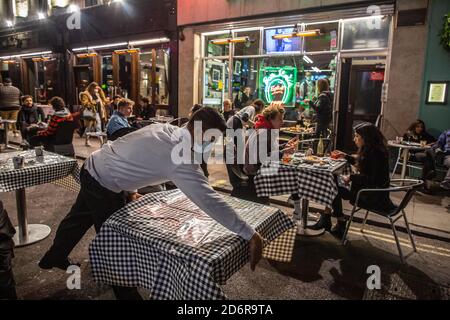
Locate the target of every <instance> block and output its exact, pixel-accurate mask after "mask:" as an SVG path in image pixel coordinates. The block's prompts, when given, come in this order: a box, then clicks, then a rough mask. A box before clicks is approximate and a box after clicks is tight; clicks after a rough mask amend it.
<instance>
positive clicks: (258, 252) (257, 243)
mask: <svg viewBox="0 0 450 320" xmlns="http://www.w3.org/2000/svg"><path fill="white" fill-rule="evenodd" d="M249 245H250V268H251V269H252V271H254V270H255V267H256V265H257V264H258V262H259V260H261V257H262V250H263V239H262V237H261V236H260V234H259V233H258V232H255V234H254V235H253V237H252V238H251V239H250V243H249Z"/></svg>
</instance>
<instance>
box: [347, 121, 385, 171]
mask: <svg viewBox="0 0 450 320" xmlns="http://www.w3.org/2000/svg"><path fill="white" fill-rule="evenodd" d="M355 132H356V133H357V134H359V135H360V136H361V138H362V139H363V140H364V145H363V146H362V147H361V148H360V149H359V150H358V167H359V170H360V171H361V172H367V169H368V168H366V164H367V159H368V157H371V156H373V153H374V152H379V153H382V154H383V155H384V156H386V157H388V151H387V148H386V138H385V137H384V136H383V134H382V133H381V132H380V130H379V129H378V128H377V127H376V126H375V125H373V124H371V123H365V124H361V125H359V126H357V127H356V129H355Z"/></svg>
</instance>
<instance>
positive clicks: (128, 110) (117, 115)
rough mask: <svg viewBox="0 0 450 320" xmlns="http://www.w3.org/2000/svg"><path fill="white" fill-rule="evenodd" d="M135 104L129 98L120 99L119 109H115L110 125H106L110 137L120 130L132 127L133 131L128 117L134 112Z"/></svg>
mask: <svg viewBox="0 0 450 320" xmlns="http://www.w3.org/2000/svg"><path fill="white" fill-rule="evenodd" d="M133 105H134V102H133V101H131V100H129V99H120V100H119V103H118V104H117V110H116V111H114V113H113V115H112V117H111V119H109V122H108V125H107V126H106V134H107V135H108V139H110V137H112V136H113V135H114V133H116V132H117V131H118V130H121V129H130V131H132V129H131V126H130V124H129V122H128V117H129V116H131V114H132V113H133ZM110 140H115V139H110Z"/></svg>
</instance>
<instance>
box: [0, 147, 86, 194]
mask: <svg viewBox="0 0 450 320" xmlns="http://www.w3.org/2000/svg"><path fill="white" fill-rule="evenodd" d="M18 155H21V156H23V157H24V158H25V166H24V168H22V169H14V164H13V160H12V159H13V157H15V156H18ZM78 170H79V169H78V164H77V161H76V160H75V159H72V158H68V157H64V156H61V155H58V154H55V153H50V152H44V157H43V158H42V160H39V159H37V158H36V156H35V152H34V150H28V151H17V152H8V153H2V154H0V192H9V191H14V190H18V189H21V188H27V187H31V186H36V185H41V184H45V183H49V182H54V181H61V179H64V178H65V177H67V176H71V177H72V179H74V181H75V182H76V183H79V176H78Z"/></svg>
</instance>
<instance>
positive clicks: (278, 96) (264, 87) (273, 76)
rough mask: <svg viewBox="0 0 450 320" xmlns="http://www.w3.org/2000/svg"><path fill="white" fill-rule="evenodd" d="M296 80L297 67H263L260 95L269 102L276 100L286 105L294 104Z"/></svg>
mask: <svg viewBox="0 0 450 320" xmlns="http://www.w3.org/2000/svg"><path fill="white" fill-rule="evenodd" d="M296 82H297V68H294V67H279V68H277V67H266V68H262V69H261V70H260V96H262V97H261V98H263V100H264V102H265V103H267V104H271V103H272V102H274V103H275V102H276V103H279V104H282V105H285V106H292V105H293V104H294V88H295V83H296Z"/></svg>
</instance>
